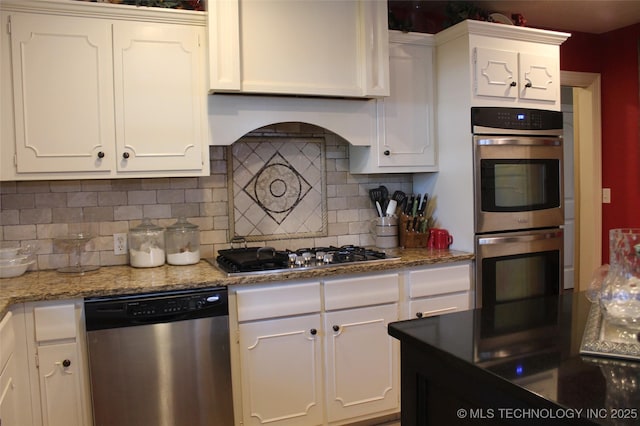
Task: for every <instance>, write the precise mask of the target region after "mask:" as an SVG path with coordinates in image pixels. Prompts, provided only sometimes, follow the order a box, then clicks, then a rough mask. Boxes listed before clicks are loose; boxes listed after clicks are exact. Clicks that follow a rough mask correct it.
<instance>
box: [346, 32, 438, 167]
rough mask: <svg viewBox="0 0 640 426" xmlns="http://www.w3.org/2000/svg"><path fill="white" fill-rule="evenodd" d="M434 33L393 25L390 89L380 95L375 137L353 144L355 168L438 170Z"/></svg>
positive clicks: (350, 158)
mask: <svg viewBox="0 0 640 426" xmlns="http://www.w3.org/2000/svg"><path fill="white" fill-rule="evenodd" d="M434 75H435V69H434V38H433V35H430V34H420V33H401V32H399V31H389V81H390V85H391V95H390V96H389V97H386V98H381V99H376V108H377V117H376V119H377V138H376V140H375V141H374V143H373V144H372V146H370V147H361V146H351V147H350V156H349V161H350V171H351V173H409V172H433V171H437V170H438V167H437V158H436V144H435V136H434V120H435V118H434V115H435V111H434V107H435V77H434Z"/></svg>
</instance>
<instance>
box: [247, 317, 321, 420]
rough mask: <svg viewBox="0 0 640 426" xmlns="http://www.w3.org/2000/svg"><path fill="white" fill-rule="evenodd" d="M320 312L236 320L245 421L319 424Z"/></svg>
mask: <svg viewBox="0 0 640 426" xmlns="http://www.w3.org/2000/svg"><path fill="white" fill-rule="evenodd" d="M318 330H320V314H315V315H303V316H295V317H288V318H281V319H270V320H263V321H257V322H248V323H243V324H240V325H239V333H240V358H241V361H240V369H241V374H242V408H243V422H244V424H245V425H262V424H278V425H300V424H305V425H310V426H312V425H321V424H322V417H323V404H322V354H321V352H320V347H321V345H320V338H321V337H320V335H319V333H318Z"/></svg>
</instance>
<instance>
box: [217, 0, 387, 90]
mask: <svg viewBox="0 0 640 426" xmlns="http://www.w3.org/2000/svg"><path fill="white" fill-rule="evenodd" d="M207 7H208V17H209V49H210V56H209V58H210V60H209V62H210V85H211V87H210V88H211V90H212V91H213V92H243V93H271V94H290V95H318V96H348V97H377V96H387V95H389V81H388V72H389V70H388V67H389V63H388V55H387V46H388V45H387V31H388V30H387V28H388V23H387V2H386V1H369V0H346V1H318V2H308V1H303V2H301V1H292V0H268V1H266V0H213V1H210V2H208V4H207Z"/></svg>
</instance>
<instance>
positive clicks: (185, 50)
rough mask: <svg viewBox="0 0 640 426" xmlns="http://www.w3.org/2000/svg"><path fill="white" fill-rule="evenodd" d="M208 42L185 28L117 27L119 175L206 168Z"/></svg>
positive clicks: (126, 25) (198, 34) (116, 68)
mask: <svg viewBox="0 0 640 426" xmlns="http://www.w3.org/2000/svg"><path fill="white" fill-rule="evenodd" d="M204 37H205V34H204V32H203V31H199V30H196V29H194V28H192V27H188V26H185V25H161V24H155V23H153V24H141V23H129V22H127V23H124V22H118V23H115V24H114V26H113V50H114V57H113V64H114V81H115V87H114V89H115V90H114V93H115V103H116V108H115V112H116V158H117V164H118V166H117V167H118V171H119V172H153V171H157V170H167V171H169V170H175V171H178V170H184V171H186V170H202V169H203V167H204V164H203V163H204V162H205V158H204V156H203V149H202V144H203V143H205V141H206V115H205V114H203V111H204V110H205V98H204V96H205V94H206V91H205V90H204V87H203V85H202V84H201V83H202V81H203V78H202V75H203V74H204V69H205V62H204V61H203V60H202V58H201V56H202V55H201V47H200V43H203V42H204ZM205 145H206V143H205ZM207 162H208V160H207Z"/></svg>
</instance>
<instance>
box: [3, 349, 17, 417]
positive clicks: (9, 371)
mask: <svg viewBox="0 0 640 426" xmlns="http://www.w3.org/2000/svg"><path fill="white" fill-rule="evenodd" d="M14 375H15V368H14V362H13V357H10V358H9V361H8V362H7V364H6V366H5V368H4V371H2V374H0V425H2V426H18V420H17V411H16V404H17V403H18V402H17V400H16V392H15V383H14V379H15V378H14Z"/></svg>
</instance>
